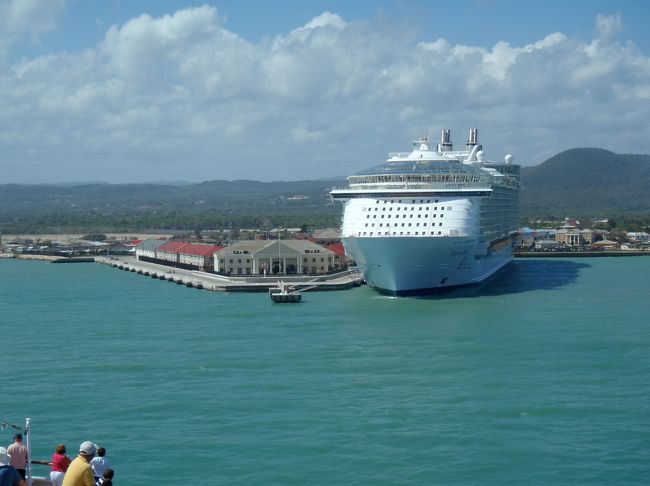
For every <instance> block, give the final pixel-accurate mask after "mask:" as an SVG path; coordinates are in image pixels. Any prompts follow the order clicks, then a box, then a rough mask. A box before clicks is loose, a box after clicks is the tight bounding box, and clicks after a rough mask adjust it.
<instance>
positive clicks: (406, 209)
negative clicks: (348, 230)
mask: <svg viewBox="0 0 650 486" xmlns="http://www.w3.org/2000/svg"><path fill="white" fill-rule="evenodd" d="M381 210H382V211H386V208H381ZM388 210H389V211H392V210H393V208H388ZM399 210H401V207H400V206H398V207H397V209H396V211H399ZM433 210H434V211H437V210H438V206H434V207H433ZM444 210H445V207H444V206H440V211H444ZM361 211H362V212H365V211H372V208H366V207H363V208H361ZM375 211H379V208H375ZM404 211H408V207H405V208H404ZM411 211H415V206H411ZM418 211H431V206H427V207H423V206H419V207H418ZM447 211H451V206H447Z"/></svg>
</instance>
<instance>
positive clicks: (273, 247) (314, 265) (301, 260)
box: [214, 240, 337, 275]
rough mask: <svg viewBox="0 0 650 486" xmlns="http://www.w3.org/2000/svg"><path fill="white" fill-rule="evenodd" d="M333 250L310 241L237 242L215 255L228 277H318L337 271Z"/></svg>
mask: <svg viewBox="0 0 650 486" xmlns="http://www.w3.org/2000/svg"><path fill="white" fill-rule="evenodd" d="M335 264H336V258H335V254H334V252H333V251H331V250H329V249H327V248H325V247H323V246H320V245H317V244H315V243H312V242H311V241H308V240H273V241H264V240H249V241H237V242H235V243H233V244H232V245H228V246H227V247H225V248H223V249H221V250H219V251H218V252H216V253H215V261H214V265H215V268H214V269H215V271H216V272H219V273H223V274H227V275H276V274H285V275H305V274H310V275H318V274H326V273H328V272H331V271H334V270H337V268H335Z"/></svg>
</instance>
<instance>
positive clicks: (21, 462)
mask: <svg viewBox="0 0 650 486" xmlns="http://www.w3.org/2000/svg"><path fill="white" fill-rule="evenodd" d="M7 453H8V454H9V457H11V462H10V465H11V466H13V467H14V468H15V469H16V471H18V474H20V477H21V478H23V479H25V470H26V469H27V460H28V459H29V458H28V457H27V447H25V444H23V434H21V433H20V432H19V433H17V434H16V435H14V443H13V444H11V445H10V446H9V447H7Z"/></svg>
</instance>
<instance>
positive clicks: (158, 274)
mask: <svg viewBox="0 0 650 486" xmlns="http://www.w3.org/2000/svg"><path fill="white" fill-rule="evenodd" d="M95 261H96V262H97V263H100V264H103V265H110V266H112V267H114V268H117V269H119V270H124V271H127V272H132V273H136V274H138V275H142V276H145V277H149V278H155V279H159V280H165V281H168V282H171V283H175V284H177V285H185V286H186V287H193V288H197V289H203V290H211V291H224V292H268V290H269V289H270V288H272V287H276V286H277V284H278V280H282V281H283V282H285V283H287V284H290V285H292V286H294V287H295V288H296V290H303V289H304V290H305V291H319V290H345V289H350V288H352V287H357V286H359V285H361V284H362V278H361V275H360V274H359V273H357V272H356V271H355V270H346V271H343V272H338V273H335V274H329V275H273V276H269V277H257V276H246V277H244V276H242V277H233V276H224V275H217V274H213V273H207V272H200V271H197V270H186V269H182V268H175V267H168V266H165V265H159V264H156V263H150V262H143V261H139V260H136V259H135V258H133V257H110V258H109V257H96V258H95Z"/></svg>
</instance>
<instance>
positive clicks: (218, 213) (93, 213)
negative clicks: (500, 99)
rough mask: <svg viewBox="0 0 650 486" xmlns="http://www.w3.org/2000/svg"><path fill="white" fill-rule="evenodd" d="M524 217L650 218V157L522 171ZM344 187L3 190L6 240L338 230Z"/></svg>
mask: <svg viewBox="0 0 650 486" xmlns="http://www.w3.org/2000/svg"><path fill="white" fill-rule="evenodd" d="M521 175H522V184H523V187H524V189H523V191H522V193H521V214H522V216H524V217H546V216H560V217H563V216H569V215H571V216H576V217H581V218H584V217H590V216H599V217H610V216H614V215H620V214H623V213H627V214H633V213H636V214H641V213H643V214H650V155H622V154H615V153H613V152H609V151H607V150H602V149H597V148H576V149H571V150H567V151H565V152H562V153H559V154H557V155H555V156H553V157H551V158H550V159H548V160H546V161H545V162H543V163H541V164H539V165H537V166H534V167H522V170H521ZM345 183H346V181H345V179H344V178H332V179H321V180H305V181H291V182H287V181H284V182H258V181H251V180H237V181H224V180H215V181H207V182H201V183H198V184H197V183H188V184H183V183H181V182H173V183H148V184H106V183H86V184H61V185H52V184H48V185H45V184H40V185H20V184H5V185H0V232H3V231H4V232H11V231H15V232H25V231H28V230H30V231H38V230H43V231H44V230H46V229H47V228H49V229H52V230H53V231H60V230H66V229H69V228H71V227H76V228H82V231H90V230H97V231H99V230H102V229H104V228H127V229H137V228H185V229H188V228H198V227H203V228H219V227H230V226H233V227H235V226H237V225H238V226H239V227H260V226H261V225H272V226H277V225H290V226H294V227H295V226H301V225H302V224H310V225H318V226H336V225H337V224H339V223H340V218H341V210H342V208H341V205H340V204H334V203H332V201H331V199H330V197H329V190H330V189H331V188H332V187H342V186H344V185H345Z"/></svg>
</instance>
